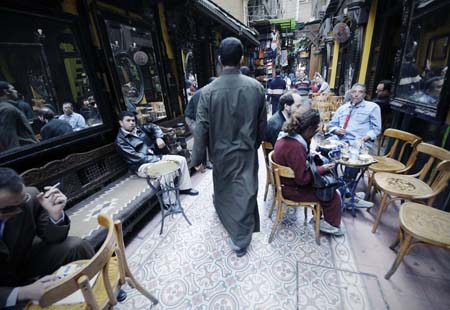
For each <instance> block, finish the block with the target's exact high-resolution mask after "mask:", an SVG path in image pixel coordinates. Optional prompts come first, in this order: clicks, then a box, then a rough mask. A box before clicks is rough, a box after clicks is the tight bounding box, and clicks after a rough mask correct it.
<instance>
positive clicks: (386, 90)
mask: <svg viewBox="0 0 450 310" xmlns="http://www.w3.org/2000/svg"><path fill="white" fill-rule="evenodd" d="M391 88H392V82H391V81H389V80H382V81H380V82H379V83H378V85H377V90H376V93H377V97H378V98H387V97H389V96H390V95H391Z"/></svg>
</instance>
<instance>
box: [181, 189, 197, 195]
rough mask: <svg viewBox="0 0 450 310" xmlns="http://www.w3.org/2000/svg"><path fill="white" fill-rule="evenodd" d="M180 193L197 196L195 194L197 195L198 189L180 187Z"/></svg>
mask: <svg viewBox="0 0 450 310" xmlns="http://www.w3.org/2000/svg"><path fill="white" fill-rule="evenodd" d="M180 194H181V195H190V196H197V195H198V190H195V189H193V188H190V189H182V190H180Z"/></svg>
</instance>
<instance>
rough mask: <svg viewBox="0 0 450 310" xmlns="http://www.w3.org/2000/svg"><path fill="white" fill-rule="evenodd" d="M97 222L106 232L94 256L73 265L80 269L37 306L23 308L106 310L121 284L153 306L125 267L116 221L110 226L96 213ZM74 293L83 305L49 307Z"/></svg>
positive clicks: (51, 289)
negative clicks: (79, 294) (82, 300)
mask: <svg viewBox="0 0 450 310" xmlns="http://www.w3.org/2000/svg"><path fill="white" fill-rule="evenodd" d="M97 220H98V223H99V224H100V225H101V226H103V227H105V228H107V229H108V234H107V236H106V239H105V241H104V242H103V245H102V246H101V247H100V249H99V250H98V251H97V253H96V254H95V256H94V257H93V258H91V259H90V260H82V261H77V262H74V263H75V264H78V265H83V267H81V269H79V270H77V271H75V272H74V273H72V274H70V275H68V276H67V277H65V278H63V279H61V281H59V282H57V283H56V284H55V285H53V286H51V287H49V288H48V289H47V290H46V291H45V293H44V295H42V297H41V299H40V300H39V305H34V304H32V303H29V304H28V305H27V307H26V309H28V310H35V309H41V307H42V308H45V309H54V310H56V309H60V310H68V309H94V310H96V309H110V308H112V307H113V306H114V305H116V304H117V300H116V296H117V293H118V291H119V288H120V286H121V285H123V284H124V283H125V282H127V283H128V284H129V285H130V286H131V287H133V288H136V289H137V290H138V291H139V292H141V294H143V295H144V296H145V297H147V298H148V299H149V300H150V301H151V302H152V303H153V304H157V303H158V300H157V299H156V298H155V297H153V296H152V295H151V294H150V293H149V292H148V291H147V290H146V289H145V288H143V287H142V286H141V285H140V284H139V283H138V282H137V281H136V279H135V278H134V277H133V275H132V273H131V271H130V268H129V267H128V264H127V261H126V258H125V246H124V243H123V238H122V225H121V223H120V221H115V222H114V223H113V220H112V219H111V217H110V216H108V215H105V214H100V215H99V216H98V218H97ZM114 254H115V255H114ZM74 263H72V264H74ZM97 274H99V275H98V277H97V279H96V280H95V282H94V285H93V286H91V285H90V283H89V281H90V280H91V279H92V278H93V277H94V276H95V275H97ZM78 290H81V292H82V294H83V297H84V302H83V303H80V304H58V305H53V304H54V303H55V302H57V301H59V300H62V299H63V298H65V297H67V296H69V295H71V294H72V293H74V292H76V291H78ZM47 307H48V308H47Z"/></svg>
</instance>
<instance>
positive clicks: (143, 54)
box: [105, 20, 167, 124]
mask: <svg viewBox="0 0 450 310" xmlns="http://www.w3.org/2000/svg"><path fill="white" fill-rule="evenodd" d="M105 23H106V27H107V30H108V38H109V41H110V46H111V50H112V53H113V55H114V62H115V66H116V72H117V77H118V79H119V83H120V85H121V88H122V94H123V98H124V101H125V105H126V107H127V110H128V111H130V112H133V113H135V114H136V115H137V118H138V120H139V122H140V123H141V124H146V123H151V122H154V121H157V120H160V119H164V118H166V117H167V114H166V108H165V106H164V102H163V94H162V88H161V82H160V79H159V76H158V67H157V63H156V55H155V50H154V46H153V41H152V35H151V33H150V31H148V30H145V29H141V28H136V27H131V26H128V25H125V24H121V23H119V22H116V21H112V20H106V21H105Z"/></svg>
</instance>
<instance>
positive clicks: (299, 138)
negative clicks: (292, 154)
mask: <svg viewBox="0 0 450 310" xmlns="http://www.w3.org/2000/svg"><path fill="white" fill-rule="evenodd" d="M282 138H290V139H294V140H297V141H298V142H299V143H300V144H301V145H303V146H304V147H305V149H306V150H308V143H306V140H305V139H304V138H303V137H302V136H301V135H299V134H298V133H296V134H293V135H290V134H288V133H287V132H284V131H280V134H279V135H278V139H277V140H279V139H282Z"/></svg>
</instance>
